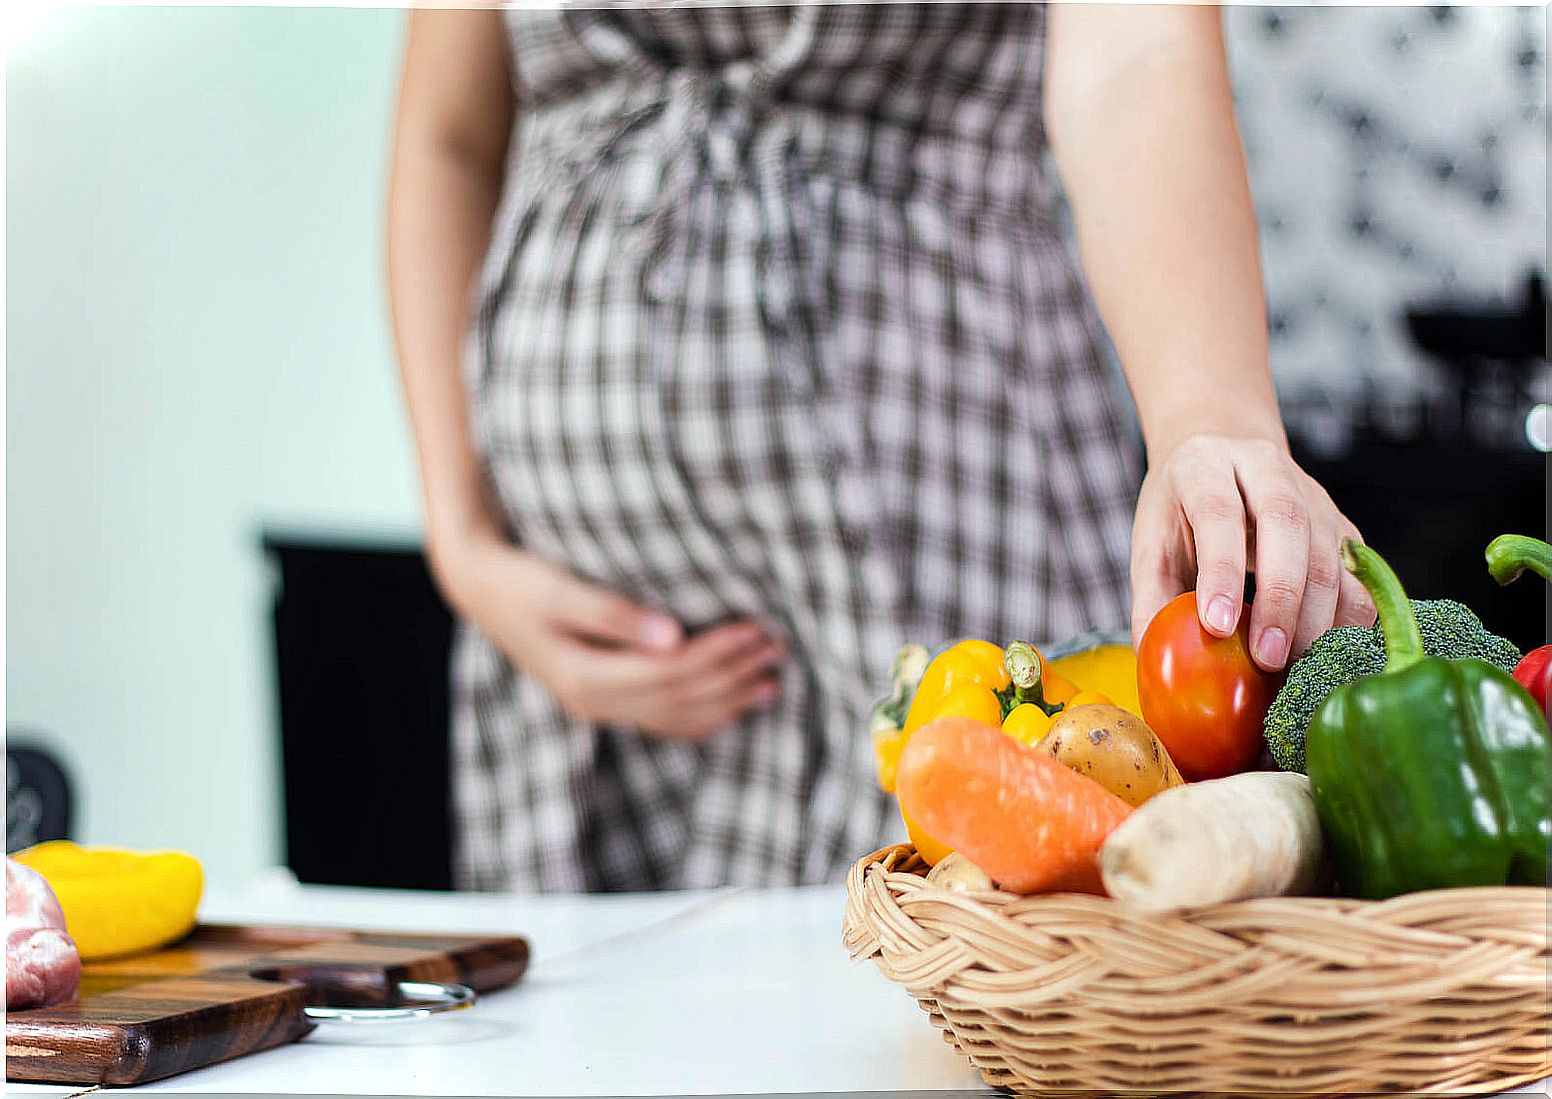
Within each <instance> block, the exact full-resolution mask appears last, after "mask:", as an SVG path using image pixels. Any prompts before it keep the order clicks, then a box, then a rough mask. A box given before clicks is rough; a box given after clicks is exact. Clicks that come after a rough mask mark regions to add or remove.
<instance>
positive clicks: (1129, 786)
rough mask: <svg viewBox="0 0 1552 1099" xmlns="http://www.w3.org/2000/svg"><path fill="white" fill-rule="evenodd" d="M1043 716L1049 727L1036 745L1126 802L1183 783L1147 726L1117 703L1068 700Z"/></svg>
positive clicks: (1137, 802) (1136, 801) (1138, 800)
mask: <svg viewBox="0 0 1552 1099" xmlns="http://www.w3.org/2000/svg"><path fill="white" fill-rule="evenodd" d="M1079 697H1080V698H1081V697H1082V696H1081V695H1080V696H1079ZM1010 720H1011V718H1010ZM1047 720H1048V721H1049V723H1050V731H1049V732H1048V733H1047V734H1046V735H1045V736H1044V737H1042V738H1041V740H1040V742H1039V750H1040V751H1042V752H1045V753H1046V754H1048V755H1050V756H1053V757H1054V758H1055V759H1056V761H1057V762H1058V763H1061V764H1063V765H1065V766H1067V767H1070V768H1072V769H1073V770H1074V771H1076V772H1078V774H1080V775H1083V776H1085V777H1087V778H1091V779H1093V780H1094V781H1095V782H1097V783H1099V784H1100V785H1101V786H1103V787H1104V788H1105V789H1106V790H1109V791H1110V792H1111V793H1112V794H1114V795H1116V796H1117V797H1118V798H1120V799H1121V800H1122V801H1124V802H1126V803H1127V804H1128V805H1131V806H1138V805H1141V804H1142V803H1143V802H1145V801H1147V800H1148V799H1149V798H1151V797H1153V796H1154V795H1155V794H1158V793H1160V792H1161V791H1164V790H1168V789H1169V788H1170V787H1172V786H1180V785H1183V784H1184V783H1185V779H1183V778H1181V777H1180V771H1179V770H1178V769H1177V768H1176V767H1175V761H1174V760H1172V759H1170V758H1169V750H1168V749H1167V748H1165V747H1164V745H1162V744H1160V743H1159V738H1158V737H1156V736H1154V735H1153V730H1151V729H1149V728H1148V726H1147V725H1146V724H1145V723H1144V722H1143V720H1142V718H1140V717H1137V716H1135V715H1133V714H1131V713H1128V712H1127V711H1126V710H1123V709H1121V707H1119V706H1107V705H1103V704H1100V705H1092V706H1078V705H1074V706H1068V707H1067V708H1066V709H1064V710H1062V712H1061V713H1059V714H1057V715H1056V716H1055V717H1054V718H1048V719H1047Z"/></svg>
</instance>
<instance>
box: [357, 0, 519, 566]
mask: <svg viewBox="0 0 1552 1099" xmlns="http://www.w3.org/2000/svg"><path fill="white" fill-rule="evenodd" d="M492 14H493V13H490V12H464V11H417V12H415V13H414V14H413V15H412V16H411V22H410V33H409V40H408V46H407V50H406V60H405V70H404V79H403V87H402V89H401V93H400V101H399V109H398V115H397V121H396V125H395V131H394V147H393V156H392V167H391V174H390V179H389V187H388V239H387V269H388V289H389V298H390V308H391V313H392V319H393V330H394V337H395V341H396V344H397V348H398V358H399V367H400V373H401V376H402V380H403V384H404V391H405V395H406V400H407V403H408V407H409V417H410V425H411V430H412V432H413V434H414V438H415V446H416V450H417V452H418V455H419V460H420V472H421V486H422V494H423V500H424V508H425V524H426V544H427V550H428V553H429V554H430V556H431V559H432V564H433V567H434V568H438V567H439V565H440V562H441V561H442V559H443V558H444V557H445V555H446V553H447V552H448V550H449V548H450V546H452V545H453V544H454V543H456V542H457V541H458V540H459V539H460V538H461V537H463V536H464V535H466V534H468V533H470V532H471V531H482V532H488V531H489V530H491V529H492V528H494V527H495V525H496V524H495V520H494V518H493V516H492V513H491V511H490V509H489V507H488V505H487V503H486V500H485V488H484V480H483V476H482V473H481V469H480V463H479V460H478V458H477V456H476V451H475V448H474V444H473V440H472V438H471V433H470V427H469V417H468V411H467V394H466V393H465V388H464V384H463V377H462V372H461V369H460V346H461V343H462V340H463V334H464V328H465V324H466V322H467V318H468V308H469V295H470V291H471V288H472V286H473V283H474V279H475V277H476V274H477V272H478V270H479V267H480V264H481V261H482V259H483V256H484V253H485V250H486V248H487V247H488V244H489V239H490V232H491V223H492V220H493V218H494V215H495V210H496V207H497V204H498V203H499V201H500V195H501V186H502V179H503V169H504V161H505V151H506V144H507V135H508V133H509V130H510V125H511V103H510V100H511V93H510V90H509V89H510V84H509V83H508V79H507V75H506V62H505V60H504V57H503V56H502V55H501V54H499V53H495V52H493V50H494V49H495V47H493V45H492V44H493V43H496V44H499V43H500V41H501V38H500V33H499V32H500V26H499V22H497V23H495V25H494V27H492V25H491V23H492V21H491V19H490V16H491V15H492ZM498 18H499V17H498ZM492 30H494V32H495V33H494V34H492V33H491V32H492ZM439 574H440V569H439ZM443 579H444V584H445V582H446V578H445V576H444V577H443Z"/></svg>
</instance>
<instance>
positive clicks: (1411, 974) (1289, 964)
mask: <svg viewBox="0 0 1552 1099" xmlns="http://www.w3.org/2000/svg"><path fill="white" fill-rule="evenodd" d="M925 872H926V866H925V864H923V863H922V862H921V860H920V859H918V858H917V857H916V853H915V850H914V848H912V847H910V846H908V845H900V846H896V847H888V848H885V849H883V850H881V851H877V852H875V853H873V854H871V855H869V856H868V857H867V858H864V859H862V860H861V861H859V862H858V863H857V864H856V865H855V866H853V867H852V869H851V873H850V874H849V875H848V877H847V881H846V891H847V901H846V927H845V941H846V946H847V949H848V950H850V951H851V954H852V956H853V957H854V958H873V959H875V960H876V961H877V962H878V966H879V968H880V969H881V970H883V972H884V974H885V975H886V976H887V977H889V978H890V979H891V980H894V981H898V982H899V983H900V984H902V985H904V986H905V988H906V991H908V992H909V993H910V994H911V995H912V996H914V997H915V998H916V999H917V1001H918V1002H920V1004H921V1006H922V1007H923V1008H924V1009H925V1010H926V1011H927V1013H928V1014H929V1015H930V1016H931V1017H932V1022H933V1024H934V1025H936V1026H937V1027H939V1028H940V1029H941V1030H942V1031H943V1032H944V1036H945V1037H946V1038H947V1039H948V1041H949V1042H950V1043H951V1044H952V1045H953V1046H954V1047H955V1048H956V1049H957V1050H959V1051H960V1052H961V1053H962V1054H964V1055H965V1056H966V1057H967V1058H969V1060H970V1062H971V1063H972V1064H973V1065H974V1066H975V1067H976V1068H977V1069H978V1070H979V1071H980V1073H981V1076H982V1077H983V1078H984V1079H985V1080H986V1082H987V1083H989V1084H992V1085H993V1086H997V1087H1005V1088H1010V1089H1012V1090H1014V1091H1016V1092H1019V1093H1021V1094H1035V1095H1056V1094H1066V1095H1070V1094H1074V1093H1096V1092H1099V1093H1105V1094H1115V1093H1118V1092H1123V1093H1124V1092H1130V1093H1138V1092H1141V1093H1144V1094H1161V1093H1180V1092H1188V1093H1210V1094H1229V1095H1265V1094H1276V1095H1316V1094H1320V1095H1329V1094H1333V1093H1339V1094H1375V1093H1390V1094H1394V1093H1397V1092H1405V1093H1412V1092H1434V1093H1441V1092H1453V1093H1457V1094H1483V1093H1487V1092H1493V1091H1500V1090H1504V1089H1507V1088H1512V1087H1515V1086H1518V1085H1522V1084H1526V1083H1529V1082H1532V1081H1535V1080H1539V1079H1541V1078H1543V1077H1545V1076H1547V1075H1548V1074H1549V1073H1552V1061H1549V1051H1548V1036H1549V1035H1548V1021H1549V1012H1548V967H1547V923H1548V891H1547V890H1545V889H1535V888H1528V887H1510V888H1498V889H1446V890H1437V891H1433V892H1426V893H1414V894H1411V895H1409V896H1404V897H1398V898H1395V899H1394V900H1389V901H1383V902H1371V901H1353V900H1339V899H1324V898H1309V897H1298V898H1275V899H1265V900H1255V901H1242V902H1238V903H1234V904H1223V905H1216V906H1214V907H1211V908H1205V909H1201V910H1199V911H1196V912H1194V913H1191V914H1189V915H1187V916H1183V917H1159V916H1139V915H1134V914H1131V913H1128V912H1127V911H1126V910H1125V909H1123V908H1122V907H1121V906H1120V905H1118V904H1116V903H1115V902H1114V901H1111V900H1109V899H1106V898H1103V897H1088V896H1076V895H1070V894H1061V895H1048V896H1035V897H1019V896H1015V895H1012V894H1008V893H992V892H988V893H973V894H969V893H959V892H954V891H952V890H949V889H946V888H943V887H941V886H938V885H936V884H935V883H929V882H928V881H927V880H926V879H925V877H924V876H923V875H924V874H925Z"/></svg>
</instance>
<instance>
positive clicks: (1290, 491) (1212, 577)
mask: <svg viewBox="0 0 1552 1099" xmlns="http://www.w3.org/2000/svg"><path fill="white" fill-rule="evenodd" d="M1358 536H1359V535H1358V530H1357V528H1356V527H1354V526H1353V524H1352V523H1350V522H1349V521H1348V520H1347V517H1346V516H1344V515H1343V514H1342V513H1341V512H1340V511H1338V510H1337V508H1336V505H1335V504H1333V503H1332V502H1331V497H1329V496H1328V495H1326V491H1325V490H1324V489H1323V488H1321V487H1320V486H1319V485H1318V484H1316V483H1315V481H1314V480H1313V479H1311V478H1310V477H1309V476H1308V475H1307V474H1305V472H1304V471H1303V470H1301V469H1300V468H1299V467H1298V466H1297V465H1296V464H1294V461H1293V458H1292V457H1290V456H1289V454H1288V451H1287V448H1286V447H1284V446H1281V445H1279V444H1278V443H1275V442H1271V441H1269V440H1265V439H1238V438H1230V437H1226V436H1222V435H1196V436H1192V437H1190V438H1188V439H1186V440H1184V441H1183V442H1181V443H1179V444H1178V445H1176V446H1175V447H1174V448H1172V449H1171V450H1170V451H1169V452H1168V453H1167V454H1166V455H1164V457H1163V459H1162V461H1159V462H1158V463H1157V464H1155V465H1153V467H1152V468H1150V469H1149V471H1148V475H1147V477H1146V478H1145V479H1144V480H1143V485H1142V495H1141V497H1140V498H1139V500H1138V502H1137V518H1136V522H1135V523H1134V525H1133V527H1132V592H1133V598H1132V638H1133V642H1134V643H1135V642H1136V641H1138V640H1140V639H1141V637H1142V632H1143V630H1145V629H1146V628H1147V626H1148V623H1149V621H1150V620H1152V618H1153V615H1154V614H1155V613H1156V612H1157V611H1158V609H1159V608H1160V607H1162V606H1163V605H1164V604H1165V603H1167V602H1168V601H1169V600H1170V599H1172V598H1174V597H1175V596H1176V595H1179V594H1180V593H1181V592H1183V591H1189V590H1191V589H1192V588H1193V587H1194V588H1195V589H1196V611H1197V617H1198V618H1200V619H1201V622H1202V626H1203V627H1204V628H1205V629H1206V630H1207V631H1208V632H1209V633H1212V634H1215V635H1217V636H1219V637H1227V636H1228V635H1229V634H1231V633H1233V632H1234V630H1235V629H1236V627H1237V626H1238V625H1239V616H1240V609H1241V607H1242V605H1243V600H1244V590H1245V573H1246V571H1247V568H1248V569H1249V570H1250V571H1253V572H1254V573H1255V574H1256V597H1255V603H1254V605H1253V606H1252V607H1251V611H1250V651H1251V656H1252V658H1253V659H1254V660H1255V662H1256V663H1257V664H1259V665H1260V666H1261V667H1262V668H1265V669H1267V670H1268V671H1278V670H1280V669H1281V668H1283V667H1284V666H1285V665H1286V664H1287V663H1288V661H1289V660H1290V659H1291V658H1293V657H1296V656H1298V655H1299V654H1300V653H1302V652H1303V651H1304V650H1305V649H1306V648H1307V647H1308V646H1309V643H1310V642H1311V641H1313V640H1315V638H1317V637H1319V636H1320V635H1321V634H1322V633H1324V632H1325V631H1326V630H1328V629H1330V628H1331V627H1332V626H1333V625H1337V626H1342V625H1370V624H1372V623H1373V622H1374V605H1373V603H1371V602H1370V601H1369V597H1368V595H1367V594H1366V593H1365V592H1364V590H1363V586H1362V585H1361V584H1359V583H1358V582H1357V581H1356V580H1354V579H1353V578H1352V577H1351V576H1349V575H1348V574H1347V572H1346V571H1345V570H1344V569H1343V568H1342V560H1341V554H1340V552H1339V549H1338V547H1339V545H1340V543H1341V540H1342V539H1343V538H1348V537H1352V538H1356V537H1358Z"/></svg>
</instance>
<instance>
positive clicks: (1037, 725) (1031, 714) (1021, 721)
mask: <svg viewBox="0 0 1552 1099" xmlns="http://www.w3.org/2000/svg"><path fill="white" fill-rule="evenodd" d="M1002 731H1003V732H1005V733H1007V734H1008V735H1009V736H1010V737H1012V738H1013V739H1014V740H1016V741H1018V742H1019V743H1021V744H1028V745H1030V746H1034V745H1035V744H1038V743H1039V742H1040V738H1041V737H1043V736H1045V735H1046V733H1049V732H1050V731H1051V715H1050V714H1048V713H1046V712H1045V711H1044V710H1042V709H1041V708H1040V707H1039V706H1036V705H1035V704H1034V703H1033V702H1022V703H1020V704H1019V705H1017V706H1015V707H1013V709H1012V710H1009V711H1008V716H1007V718H1006V719H1005V720H1004V721H1003V723H1002Z"/></svg>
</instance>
